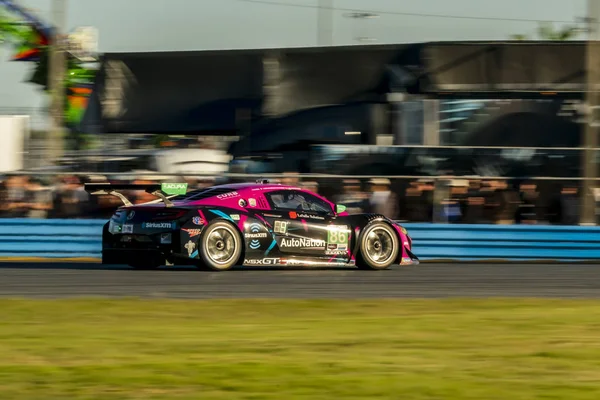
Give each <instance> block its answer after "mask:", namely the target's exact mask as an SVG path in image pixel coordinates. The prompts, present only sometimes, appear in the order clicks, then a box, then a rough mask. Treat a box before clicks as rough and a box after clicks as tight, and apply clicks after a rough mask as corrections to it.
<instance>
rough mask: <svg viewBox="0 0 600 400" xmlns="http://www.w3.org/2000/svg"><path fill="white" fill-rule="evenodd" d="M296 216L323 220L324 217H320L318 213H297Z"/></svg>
mask: <svg viewBox="0 0 600 400" xmlns="http://www.w3.org/2000/svg"><path fill="white" fill-rule="evenodd" d="M297 216H298V218H308V219H318V220H324V219H325V217H321V216H320V215H311V214H298V215H297Z"/></svg>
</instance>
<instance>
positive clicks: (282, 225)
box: [273, 221, 288, 234]
mask: <svg viewBox="0 0 600 400" xmlns="http://www.w3.org/2000/svg"><path fill="white" fill-rule="evenodd" d="M287 226H288V223H287V222H286V221H275V226H274V227H273V231H274V232H275V233H281V234H286V233H287Z"/></svg>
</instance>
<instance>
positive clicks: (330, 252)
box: [325, 250, 348, 256]
mask: <svg viewBox="0 0 600 400" xmlns="http://www.w3.org/2000/svg"><path fill="white" fill-rule="evenodd" d="M325 254H326V255H328V256H345V255H347V254H348V252H347V251H346V250H327V251H326V252H325Z"/></svg>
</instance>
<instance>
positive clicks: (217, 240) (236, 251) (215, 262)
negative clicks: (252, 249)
mask: <svg viewBox="0 0 600 400" xmlns="http://www.w3.org/2000/svg"><path fill="white" fill-rule="evenodd" d="M241 254H242V236H241V235H240V233H239V231H238V230H237V228H236V227H235V226H233V225H232V224H230V223H229V222H225V221H215V222H212V223H210V224H209V225H208V226H207V227H206V228H205V229H204V231H203V232H202V236H201V238H200V259H201V266H203V267H205V268H208V269H211V270H213V271H226V270H228V269H231V268H232V267H234V266H235V265H236V264H237V263H238V261H239V259H240V256H241Z"/></svg>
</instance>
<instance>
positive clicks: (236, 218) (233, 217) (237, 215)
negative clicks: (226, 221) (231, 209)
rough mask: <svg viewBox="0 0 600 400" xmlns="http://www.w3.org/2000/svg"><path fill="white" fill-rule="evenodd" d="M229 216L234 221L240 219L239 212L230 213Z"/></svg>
mask: <svg viewBox="0 0 600 400" xmlns="http://www.w3.org/2000/svg"><path fill="white" fill-rule="evenodd" d="M230 217H231V219H232V220H234V221H239V220H240V214H231V215H230Z"/></svg>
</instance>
